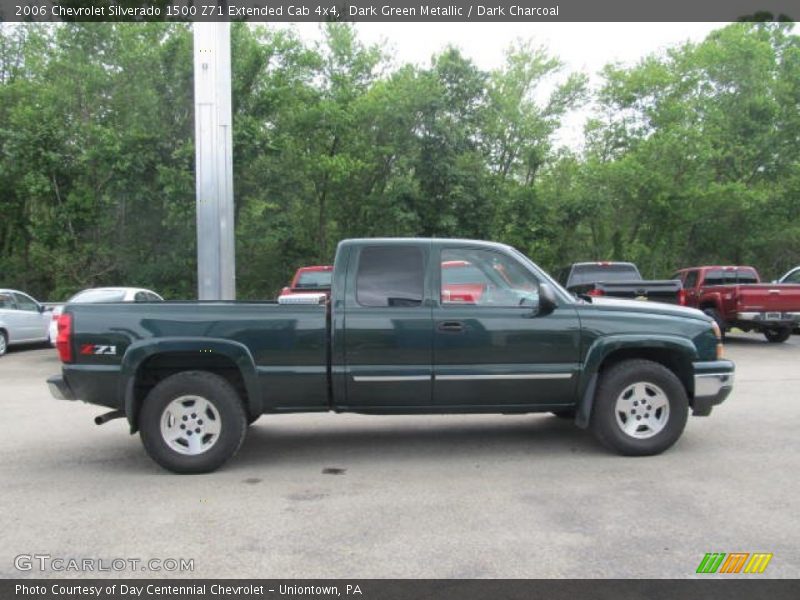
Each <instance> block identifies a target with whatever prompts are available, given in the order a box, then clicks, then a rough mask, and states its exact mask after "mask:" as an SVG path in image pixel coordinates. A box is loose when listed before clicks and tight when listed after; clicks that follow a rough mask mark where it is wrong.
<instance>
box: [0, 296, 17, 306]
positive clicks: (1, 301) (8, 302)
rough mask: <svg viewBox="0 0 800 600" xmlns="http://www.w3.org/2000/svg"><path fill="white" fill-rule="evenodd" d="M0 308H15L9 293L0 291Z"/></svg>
mask: <svg viewBox="0 0 800 600" xmlns="http://www.w3.org/2000/svg"><path fill="white" fill-rule="evenodd" d="M0 308H5V309H6V310H14V309H16V308H17V305H16V304H15V303H14V298H12V297H11V294H6V293H0Z"/></svg>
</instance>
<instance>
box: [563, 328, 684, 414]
mask: <svg viewBox="0 0 800 600" xmlns="http://www.w3.org/2000/svg"><path fill="white" fill-rule="evenodd" d="M631 359H643V360H651V361H653V362H655V363H659V364H661V365H663V366H664V367H666V368H667V369H669V370H670V371H672V372H673V373H675V375H676V376H677V377H678V379H679V380H680V381H681V383H682V384H683V387H684V389H685V390H686V395H687V397H688V398H689V399H690V401H691V399H692V398H693V397H694V368H693V366H692V362H694V361H696V360H697V359H698V355H697V348H695V345H694V344H693V343H692V341H691V340H689V339H687V338H682V337H678V336H642V335H620V336H609V337H605V338H600V339H598V340H597V341H595V343H594V344H592V346H591V347H590V348H589V351H588V352H587V354H586V360H585V361H584V368H583V371H582V375H581V379H580V381H579V389H578V409H577V411H576V415H575V423H576V424H577V425H578V426H579V427H583V428H586V427H588V426H589V419H590V417H591V414H592V407H593V405H594V396H595V390H596V388H597V383H598V381H599V379H600V377H602V374H603V372H604V371H605V370H607V369H609V368H611V367H613V366H614V365H616V364H619V363H620V362H622V361H624V360H631Z"/></svg>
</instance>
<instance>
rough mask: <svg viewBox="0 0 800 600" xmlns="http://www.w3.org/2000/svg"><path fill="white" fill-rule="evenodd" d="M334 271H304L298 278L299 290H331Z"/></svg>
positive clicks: (296, 285)
mask: <svg viewBox="0 0 800 600" xmlns="http://www.w3.org/2000/svg"><path fill="white" fill-rule="evenodd" d="M332 277H333V272H332V271H303V272H301V273H300V275H299V276H298V277H297V283H295V285H294V287H295V288H297V289H325V288H327V289H330V287H331V278H332Z"/></svg>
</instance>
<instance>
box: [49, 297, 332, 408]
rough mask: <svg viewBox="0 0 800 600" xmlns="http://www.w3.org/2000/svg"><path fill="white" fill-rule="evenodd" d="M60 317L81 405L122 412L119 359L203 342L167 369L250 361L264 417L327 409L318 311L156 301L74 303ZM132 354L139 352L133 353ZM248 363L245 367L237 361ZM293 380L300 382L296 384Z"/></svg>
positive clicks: (322, 322) (124, 370) (324, 344)
mask: <svg viewBox="0 0 800 600" xmlns="http://www.w3.org/2000/svg"><path fill="white" fill-rule="evenodd" d="M68 311H69V312H70V313H71V314H72V315H73V322H72V328H73V332H74V336H75V344H74V346H75V349H76V352H75V357H74V362H73V363H72V364H67V365H64V371H65V374H66V376H67V379H68V381H69V383H70V385H71V386H72V387H73V388H74V391H75V392H76V393H77V394H79V396H80V397H82V398H85V399H86V400H87V401H89V402H95V403H97V404H102V405H105V406H110V407H112V408H124V407H123V406H119V403H120V400H118V399H119V398H121V397H122V394H120V392H119V391H118V389H117V382H118V381H119V380H120V376H121V375H122V376H124V375H131V374H130V373H128V371H129V370H130V369H131V368H134V367H133V365H132V364H131V365H128V364H123V361H122V357H123V355H125V356H126V360H128V361H132V360H137V361H140V362H139V363H138V365H139V366H141V365H143V364H145V363H146V361H147V357H146V356H141V354H145V355H146V354H147V353H151V352H154V351H155V350H156V349H157V348H161V349H164V348H169V347H174V348H176V349H179V348H180V347H181V345H182V342H183V341H187V340H197V339H203V340H208V346H207V347H205V348H203V350H200V351H199V352H193V353H186V355H180V354H178V355H177V358H174V359H173V362H174V361H175V360H178V361H180V362H182V363H185V364H188V365H189V366H191V367H192V368H202V367H203V366H205V365H208V364H210V363H214V362H219V361H224V360H234V361H235V362H236V364H237V366H240V367H241V364H244V363H245V362H250V364H251V365H255V373H253V374H252V375H253V376H254V377H256V378H257V380H258V382H259V383H260V385H259V386H256V387H257V388H260V390H262V391H261V392H259V394H260V395H261V398H260V399H259V400H260V401H261V403H262V406H263V410H264V411H265V412H270V411H279V410H281V409H291V410H327V409H328V407H329V397H328V385H327V372H328V340H327V312H326V307H325V306H324V305H318V306H316V305H279V304H277V303H275V302H217V301H215V302H159V303H152V304H151V303H126V304H122V303H121V304H74V305H70V306H69V308H68ZM154 338H157V340H156V341H157V343H156V344H154ZM138 347H141V349H142V352H141V353H139V352H136V351H135V350H136V349H137V348H138ZM129 350H130V351H129ZM126 351H128V353H127V355H126ZM248 357H251V358H252V360H250V361H247V360H245V359H247V358H248ZM240 363H241V364H240ZM184 366H185V365H184ZM98 367H99V368H100V369H99V370H98ZM178 367H179V365H176V364H171V363H170V362H169V361H167V362H165V363H164V364H162V365H159V368H161V369H164V370H169V369H174V368H178ZM251 370H252V367H251ZM299 373H302V374H303V375H304V376H303V377H296V375H297V374H299ZM123 379H124V377H123ZM245 384H246V382H243V387H244V388H246V385H245ZM245 391H246V390H245ZM115 399H117V400H115Z"/></svg>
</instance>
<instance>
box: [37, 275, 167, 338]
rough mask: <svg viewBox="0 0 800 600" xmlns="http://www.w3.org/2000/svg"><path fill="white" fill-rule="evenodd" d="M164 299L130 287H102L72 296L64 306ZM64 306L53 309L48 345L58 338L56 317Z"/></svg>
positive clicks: (150, 292)
mask: <svg viewBox="0 0 800 600" xmlns="http://www.w3.org/2000/svg"><path fill="white" fill-rule="evenodd" d="M163 301H164V299H163V298H162V297H161V296H159V295H158V294H156V293H155V292H153V291H151V290H146V289H144V288H132V287H103V288H89V289H88V290H83V291H82V292H78V293H77V294H75V295H74V296H72V297H71V298H70V299H69V300H67V301H66V303H65V304H64V305H66V304H96V303H99V302H163ZM64 305H61V306H56V307H55V308H54V309H53V318H52V320H51V321H50V343H51V344H54V345H55V343H56V338H58V317H59V316H61V312H62V311H63V310H64Z"/></svg>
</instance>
